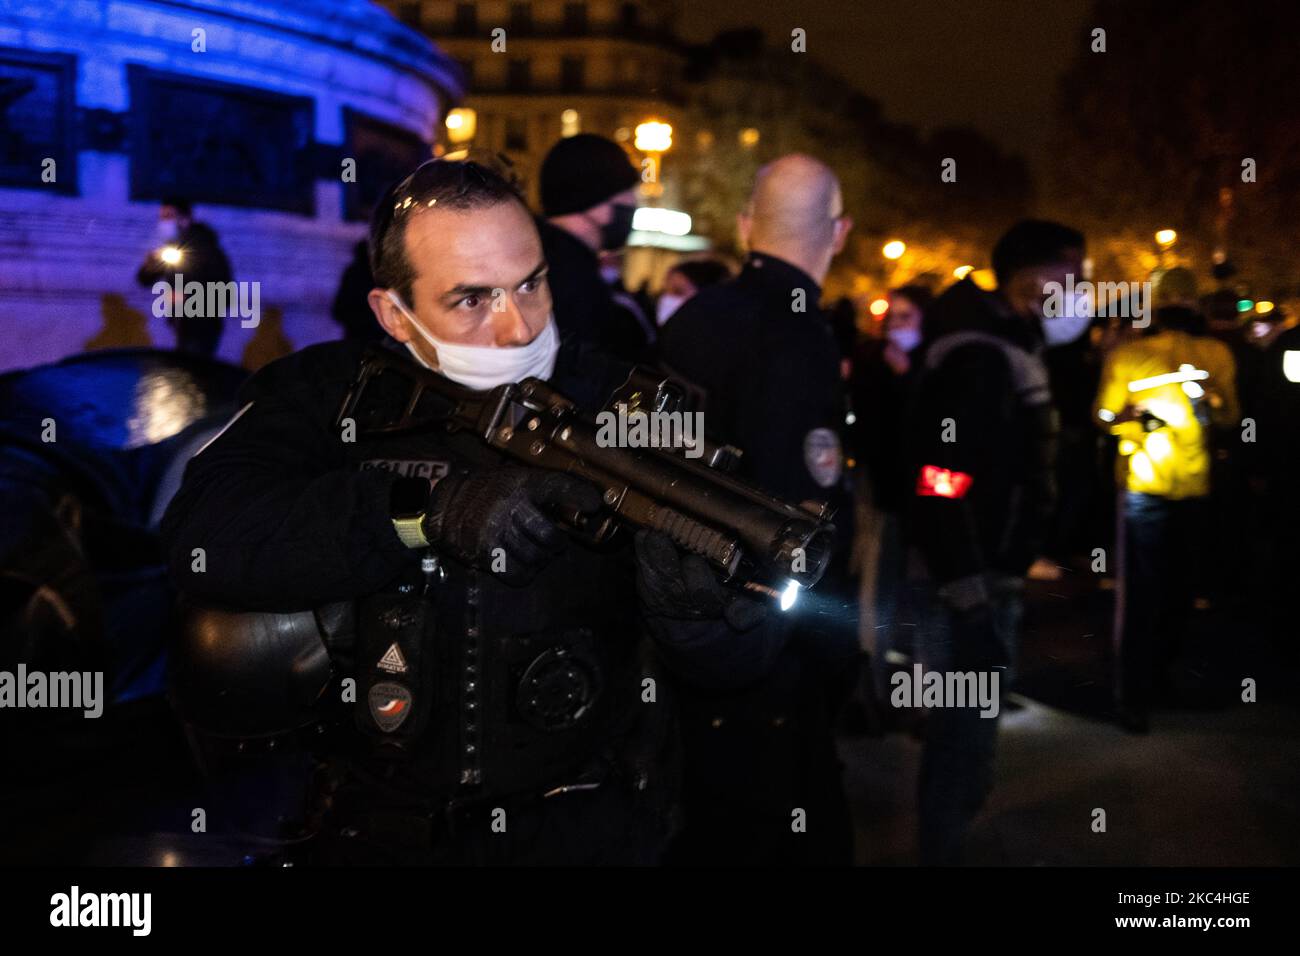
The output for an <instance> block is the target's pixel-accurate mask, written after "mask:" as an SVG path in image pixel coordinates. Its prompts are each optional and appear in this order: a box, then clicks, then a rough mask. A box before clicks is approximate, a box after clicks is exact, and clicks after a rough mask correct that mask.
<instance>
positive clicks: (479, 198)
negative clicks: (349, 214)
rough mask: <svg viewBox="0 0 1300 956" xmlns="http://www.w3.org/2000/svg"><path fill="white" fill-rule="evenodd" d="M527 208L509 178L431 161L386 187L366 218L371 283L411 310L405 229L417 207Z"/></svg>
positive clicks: (464, 164)
mask: <svg viewBox="0 0 1300 956" xmlns="http://www.w3.org/2000/svg"><path fill="white" fill-rule="evenodd" d="M511 201H514V202H517V203H519V204H520V205H521V206H524V207H525V209H526V208H527V205H526V204H525V203H524V198H523V196H522V195H520V193H519V188H518V186H517V185H516V183H515V181H514V179H513V178H512V177H509V176H508V175H507V174H505V173H503V172H500V171H498V170H496V169H493V168H492V167H491V166H490V165H487V164H485V163H481V162H477V161H475V160H469V159H463V160H452V159H431V160H429V161H428V162H426V163H423V164H421V165H420V166H419V167H417V168H416V170H415V172H413V173H411V175H409V176H407V177H406V178H405V179H403V180H401V181H400V182H398V183H396V184H394V185H393V186H391V187H389V189H388V190H387V192H385V193H384V195H383V197H382V198H381V199H380V200H379V203H378V204H377V205H376V206H375V211H374V214H373V215H372V216H371V217H370V271H371V273H372V274H373V276H374V279H375V285H377V286H379V287H380V288H384V289H393V290H394V291H396V292H397V294H398V295H400V296H401V297H402V301H404V302H406V303H407V305H408V306H410V307H411V308H414V304H413V303H412V302H411V286H412V285H413V284H414V283H415V267H414V266H412V265H411V260H410V259H409V258H408V257H407V255H406V225H407V223H408V222H409V221H410V219H411V216H412V215H413V214H414V213H415V212H416V211H418V210H420V209H428V208H429V207H431V206H441V207H443V208H448V207H450V208H451V209H485V208H487V207H489V206H495V205H497V204H498V203H503V202H511Z"/></svg>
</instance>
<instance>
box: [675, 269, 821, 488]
mask: <svg viewBox="0 0 1300 956" xmlns="http://www.w3.org/2000/svg"><path fill="white" fill-rule="evenodd" d="M820 297H821V289H820V288H819V287H818V285H817V283H816V282H814V281H813V279H812V277H811V276H809V275H808V274H807V273H806V272H804V271H803V270H801V269H798V268H796V267H795V266H792V265H790V264H789V263H787V262H784V261H782V260H781V259H778V258H776V257H775V256H767V255H762V254H759V253H755V254H753V255H751V256H750V257H749V258H748V260H747V261H746V262H745V267H744V268H743V269H742V270H741V272H740V275H738V276H737V277H736V278H735V279H732V280H731V281H729V282H725V283H722V284H721V285H716V286H711V287H709V288H707V289H704V290H702V291H701V292H700V293H699V294H698V295H695V296H693V297H692V298H691V299H690V300H689V301H688V302H687V303H686V304H685V305H683V306H682V307H681V308H680V309H678V310H677V312H676V313H675V314H674V315H673V316H672V318H671V319H669V320H668V323H667V324H666V325H665V326H664V328H663V331H662V334H661V337H660V355H661V357H662V359H663V362H664V364H665V366H667V368H668V369H670V370H671V371H672V372H674V373H676V374H678V375H681V376H683V377H685V378H686V379H687V380H689V381H690V382H692V383H693V384H695V385H696V386H698V387H699V388H701V389H703V390H704V392H705V404H704V427H705V431H706V432H708V433H709V434H710V435H712V436H714V437H716V438H718V439H719V440H722V441H725V442H728V443H730V444H732V445H735V446H737V447H738V448H740V449H741V451H742V452H744V456H743V457H742V458H741V462H740V468H739V473H740V474H741V475H742V476H743V477H745V478H748V479H749V480H751V481H754V482H756V483H757V484H759V485H761V486H763V487H764V488H766V489H767V490H768V491H769V492H771V493H772V494H774V495H776V496H777V497H779V498H783V499H784V500H786V501H806V500H816V501H825V500H827V499H828V498H831V497H833V496H835V494H836V493H837V490H838V486H839V481H840V476H841V473H842V467H843V464H842V454H841V451H840V440H839V428H840V423H841V421H842V419H843V415H844V400H843V392H842V390H841V383H840V355H839V349H838V348H837V346H836V344H835V338H834V336H833V335H832V333H831V329H830V326H829V324H828V322H827V320H826V316H825V313H824V312H822V310H821V308H820V306H819V305H818V300H819V299H820ZM800 306H801V307H802V308H800Z"/></svg>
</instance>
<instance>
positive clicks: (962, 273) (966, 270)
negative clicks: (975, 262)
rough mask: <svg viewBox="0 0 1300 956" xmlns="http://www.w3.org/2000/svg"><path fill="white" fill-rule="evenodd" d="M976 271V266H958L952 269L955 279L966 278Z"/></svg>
mask: <svg viewBox="0 0 1300 956" xmlns="http://www.w3.org/2000/svg"><path fill="white" fill-rule="evenodd" d="M974 271H975V267H974V266H958V267H957V268H956V269H953V270H952V277H953V278H954V279H964V278H966V277H967V276H968V275H970V274H971V273H972V272H974Z"/></svg>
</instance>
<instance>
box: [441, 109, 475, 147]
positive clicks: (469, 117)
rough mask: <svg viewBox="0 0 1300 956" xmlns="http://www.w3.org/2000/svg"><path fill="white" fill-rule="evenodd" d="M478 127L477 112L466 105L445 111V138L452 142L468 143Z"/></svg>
mask: <svg viewBox="0 0 1300 956" xmlns="http://www.w3.org/2000/svg"><path fill="white" fill-rule="evenodd" d="M477 129H478V113H476V112H475V111H474V110H472V109H469V108H467V107H463V106H461V107H457V108H456V109H454V110H451V111H450V112H449V113H447V138H448V139H450V140H451V141H452V142H453V143H456V144H460V143H468V142H469V141H470V140H472V139H473V138H474V133H475V132H477Z"/></svg>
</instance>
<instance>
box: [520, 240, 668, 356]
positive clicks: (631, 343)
mask: <svg viewBox="0 0 1300 956" xmlns="http://www.w3.org/2000/svg"><path fill="white" fill-rule="evenodd" d="M537 232H538V234H539V235H540V236H541V238H542V253H543V255H545V257H546V264H547V265H548V266H549V267H550V271H549V273H548V274H547V282H548V284H549V285H550V287H551V299H552V302H553V305H554V309H555V321H556V324H557V325H558V326H559V329H560V341H561V343H562V345H561V347H562V348H564V349H572V348H576V347H588V348H591V347H595V348H598V349H601V350H602V351H604V352H605V353H606V354H607V355H611V356H613V357H614V358H617V359H621V360H622V361H625V362H631V363H633V364H639V363H644V362H647V361H648V360H649V358H650V345H649V342H648V340H647V338H646V334H645V330H644V329H642V328H641V326H640V325H639V324H638V322H637V320H636V318H635V317H634V316H633V315H632V314H631V313H630V312H628V310H627V309H626V308H624V307H623V306H621V305H619V304H618V303H617V302H616V301H615V300H614V294H613V291H612V290H611V289H610V287H609V286H608V285H606V284H605V280H604V279H602V278H601V275H600V262H599V261H598V260H597V258H596V253H595V252H593V251H592V250H591V249H590V248H589V247H588V246H587V245H586V243H584V242H582V240H580V239H578V238H576V237H575V236H572V235H570V234H569V233H568V232H566V231H565V230H563V229H561V228H559V227H558V226H553V225H551V224H550V223H549V222H547V221H546V220H545V219H538V220H537Z"/></svg>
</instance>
